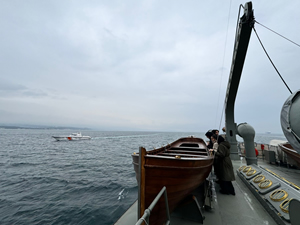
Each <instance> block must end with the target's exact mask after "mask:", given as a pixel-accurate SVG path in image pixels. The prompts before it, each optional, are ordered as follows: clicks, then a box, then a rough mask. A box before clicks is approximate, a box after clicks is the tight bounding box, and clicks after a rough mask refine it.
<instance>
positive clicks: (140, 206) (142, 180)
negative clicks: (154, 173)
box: [138, 147, 146, 220]
mask: <svg viewBox="0 0 300 225" xmlns="http://www.w3.org/2000/svg"><path fill="white" fill-rule="evenodd" d="M145 155H146V149H145V148H143V147H140V148H139V193H138V220H139V219H140V218H141V217H142V213H144V211H145V167H144V165H145Z"/></svg>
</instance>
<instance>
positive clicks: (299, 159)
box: [278, 143, 300, 168]
mask: <svg viewBox="0 0 300 225" xmlns="http://www.w3.org/2000/svg"><path fill="white" fill-rule="evenodd" d="M278 146H279V148H280V149H281V150H282V151H284V152H285V153H286V154H287V155H288V156H289V157H291V158H292V159H293V160H294V161H295V162H296V163H297V167H298V168H300V154H299V153H298V152H297V151H296V150H295V149H294V148H293V147H292V145H291V144H289V143H284V144H278Z"/></svg>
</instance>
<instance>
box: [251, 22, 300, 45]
mask: <svg viewBox="0 0 300 225" xmlns="http://www.w3.org/2000/svg"><path fill="white" fill-rule="evenodd" d="M255 23H257V24H259V25H261V26H263V27H264V28H266V29H268V30H270V31H272V32H273V33H275V34H277V35H278V36H280V37H282V38H284V39H286V40H288V41H289V42H291V43H293V44H294V45H297V46H298V47H300V45H299V44H297V43H296V42H294V41H292V40H290V39H288V38H286V37H284V36H283V35H281V34H279V33H277V32H275V31H274V30H272V29H270V28H268V27H266V26H264V25H262V24H261V23H259V22H257V21H256V20H255Z"/></svg>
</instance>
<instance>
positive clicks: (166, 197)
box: [163, 187, 170, 221]
mask: <svg viewBox="0 0 300 225" xmlns="http://www.w3.org/2000/svg"><path fill="white" fill-rule="evenodd" d="M163 188H164V189H165V193H164V196H165V204H166V212H167V218H168V221H170V212H169V203H168V195H167V188H166V187H163Z"/></svg>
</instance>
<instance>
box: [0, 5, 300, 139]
mask: <svg viewBox="0 0 300 225" xmlns="http://www.w3.org/2000/svg"><path fill="white" fill-rule="evenodd" d="M239 4H240V2H239V1H233V2H232V3H231V8H230V9H229V5H230V4H229V2H224V1H218V2H215V3H213V4H212V3H209V2H207V3H204V2H194V1H185V2H181V1H173V2H172V4H170V2H167V1H143V2H136V1H126V3H125V2H123V1H100V2H99V1H88V2H84V3H83V2H82V1H71V2H61V1H50V2H41V1H35V0H32V1H26V2H20V1H14V0H13V1H3V2H1V3H0V28H1V31H2V34H3V35H1V36H0V47H1V52H0V60H1V67H0V93H1V96H0V106H1V108H2V109H4V108H5V113H2V116H1V117H0V123H3V122H10V123H13V122H20V123H25V122H26V123H33V124H45V125H47V124H55V125H68V126H75V125H76V126H78V125H81V126H85V127H88V126H90V127H93V128H103V127H105V128H109V127H111V129H122V130H124V129H128V130H131V129H135V130H166V131H167V130H171V131H175V130H176V131H179V130H181V131H205V130H208V129H210V128H215V127H218V126H219V124H220V120H221V114H222V113H221V110H222V108H223V102H224V98H225V92H226V87H227V80H228V76H229V71H230V66H231V59H232V51H233V44H234V35H235V25H236V19H237V13H238V6H239ZM299 4H300V3H297V2H293V3H285V2H282V3H281V2H273V1H272V2H271V1H264V2H254V3H253V6H254V9H255V17H256V19H257V20H258V21H259V22H260V23H262V24H264V25H267V26H268V27H270V28H272V29H275V30H276V31H277V32H279V33H282V34H283V35H286V36H288V37H289V38H290V39H292V40H295V41H296V42H297V40H298V39H299V31H298V30H297V29H295V27H297V25H298V24H297V23H298V21H299V19H300V18H299V17H300V16H299V14H298V13H297V11H296V9H297V8H298V6H299ZM229 10H230V11H229ZM229 12H230V13H229ZM228 16H229V18H228ZM227 22H229V24H227ZM227 25H228V29H227ZM256 29H257V31H258V33H259V35H260V37H261V39H262V41H263V42H264V44H265V46H266V48H267V50H268V51H269V53H270V55H271V57H272V59H273V60H274V62H275V64H276V65H277V66H278V69H279V71H281V73H282V75H283V76H284V77H285V79H286V81H287V83H288V84H289V85H290V88H291V89H292V90H294V91H295V90H297V89H298V86H297V84H298V83H299V82H298V79H297V77H298V75H297V72H298V71H299V69H300V68H299V63H298V62H297V59H298V58H299V54H300V53H299V50H298V49H299V48H297V47H295V46H294V45H292V44H291V43H289V42H287V41H285V40H283V39H282V38H279V37H277V36H276V35H274V34H273V33H271V32H270V31H268V30H266V29H264V28H262V27H261V26H259V25H256ZM226 38H227V39H226ZM288 96H289V93H288V92H287V90H286V88H285V87H284V86H283V84H282V82H281V80H280V79H279V78H278V75H277V74H276V72H275V71H274V69H273V68H272V66H271V65H270V63H269V62H268V60H267V58H266V56H265V54H264V53H263V51H262V49H261V47H260V46H259V43H258V41H257V39H256V37H255V35H254V33H252V37H251V41H250V44H249V48H248V54H247V57H246V61H245V65H244V70H243V76H242V79H241V82H240V88H239V91H238V95H237V99H236V109H235V116H236V122H237V123H240V122H248V123H250V124H251V125H252V126H253V127H254V128H255V129H256V130H257V131H258V132H265V131H272V132H277V133H279V132H281V128H280V122H279V114H280V110H281V107H282V104H283V102H284V101H285V99H286V98H287V97H288ZM24 108H26V110H24ZM50 112H51V113H50ZM266 115H268V116H266ZM222 124H224V119H222ZM222 126H223V125H222Z"/></svg>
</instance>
